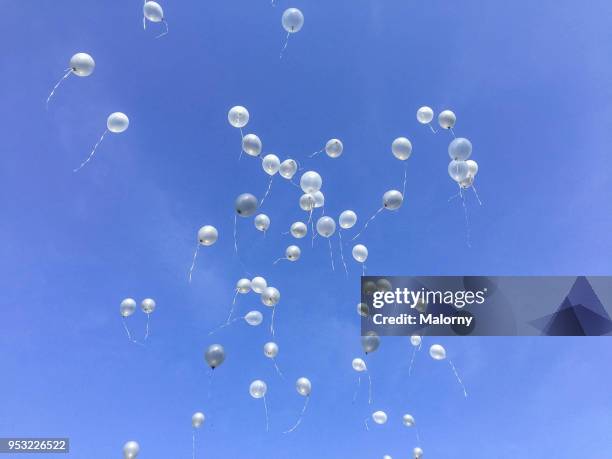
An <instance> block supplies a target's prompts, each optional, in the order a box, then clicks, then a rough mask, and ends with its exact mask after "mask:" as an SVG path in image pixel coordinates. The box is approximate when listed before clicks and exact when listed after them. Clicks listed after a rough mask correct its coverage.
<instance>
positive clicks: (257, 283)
mask: <svg viewBox="0 0 612 459" xmlns="http://www.w3.org/2000/svg"><path fill="white" fill-rule="evenodd" d="M267 286H268V283H267V282H266V280H265V279H264V278H263V277H260V276H257V277H254V278H253V279H251V288H252V289H253V291H254V292H255V293H260V294H261V293H262V292H263V291H264V289H265V288H266V287H267Z"/></svg>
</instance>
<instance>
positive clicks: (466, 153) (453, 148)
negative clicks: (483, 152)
mask: <svg viewBox="0 0 612 459" xmlns="http://www.w3.org/2000/svg"><path fill="white" fill-rule="evenodd" d="M471 154H472V142H470V141H469V140H468V139H466V138H465V137H457V138H456V139H453V141H452V142H451V143H450V144H449V145H448V155H449V156H450V157H451V159H456V160H458V161H465V160H466V159H468V158H469V157H470V155H471Z"/></svg>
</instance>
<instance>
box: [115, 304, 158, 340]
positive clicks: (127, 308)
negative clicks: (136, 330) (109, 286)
mask: <svg viewBox="0 0 612 459" xmlns="http://www.w3.org/2000/svg"><path fill="white" fill-rule="evenodd" d="M155 306H156V305H155V300H153V299H151V298H146V299H144V300H142V302H141V303H140V309H142V312H144V313H145V314H146V315H147V325H146V331H145V336H144V341H146V340H147V339H148V338H149V320H150V315H151V313H153V311H155ZM134 312H136V301H134V299H133V298H125V299H124V300H123V301H122V302H121V304H120V305H119V313H120V314H121V321H122V323H123V328H125V333H126V334H127V337H128V339H129V340H130V342H132V343H134V344H139V345H143V344H142V343H141V342H140V341H137V340H136V339H134V338H133V337H132V334H131V333H130V330H129V328H128V326H127V322H126V320H125V319H126V318H127V317H130V316H131V315H132V314H134Z"/></svg>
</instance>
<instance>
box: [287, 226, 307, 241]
mask: <svg viewBox="0 0 612 459" xmlns="http://www.w3.org/2000/svg"><path fill="white" fill-rule="evenodd" d="M289 231H290V232H291V235H292V236H293V237H294V238H296V239H302V238H303V237H305V236H306V234H307V233H308V227H307V226H306V224H305V223H303V222H295V223H293V224H292V225H291V229H290V230H289Z"/></svg>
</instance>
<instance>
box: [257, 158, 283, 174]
mask: <svg viewBox="0 0 612 459" xmlns="http://www.w3.org/2000/svg"><path fill="white" fill-rule="evenodd" d="M261 167H263V170H264V171H265V173H266V174H268V175H274V174H276V173H277V172H278V170H279V169H280V159H278V156H276V155H273V154H269V155H266V156H264V158H263V161H262V162H261Z"/></svg>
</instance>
